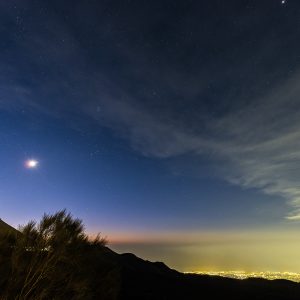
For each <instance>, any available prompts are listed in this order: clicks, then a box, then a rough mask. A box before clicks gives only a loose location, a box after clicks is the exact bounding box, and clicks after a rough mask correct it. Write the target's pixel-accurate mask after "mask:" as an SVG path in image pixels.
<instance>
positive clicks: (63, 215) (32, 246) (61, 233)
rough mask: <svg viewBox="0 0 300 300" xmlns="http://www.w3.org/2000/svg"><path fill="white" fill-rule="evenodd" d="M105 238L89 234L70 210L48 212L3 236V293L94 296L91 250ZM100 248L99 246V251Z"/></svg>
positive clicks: (0, 270) (16, 296) (0, 256)
mask: <svg viewBox="0 0 300 300" xmlns="http://www.w3.org/2000/svg"><path fill="white" fill-rule="evenodd" d="M105 244H106V240H105V239H103V238H101V237H100V236H99V235H98V236H97V237H96V238H94V239H93V240H90V239H89V238H88V236H87V235H86V234H85V232H84V226H83V224H82V221H81V220H79V219H74V218H73V217H72V216H71V215H70V214H69V213H67V212H66V210H62V211H59V212H57V213H55V214H53V215H48V214H44V216H43V217H42V219H41V221H40V222H39V223H36V222H35V221H31V222H29V223H28V224H27V225H25V226H23V227H21V228H20V233H18V234H16V233H13V232H10V233H7V234H5V235H4V236H2V238H1V239H0V274H1V278H0V297H1V299H24V300H25V299H92V298H93V297H92V294H93V292H94V291H93V287H92V284H91V280H90V274H91V273H92V271H93V270H92V267H93V266H92V264H91V258H90V257H89V256H90V255H94V254H95V253H100V252H99V250H101V249H103V248H105ZM95 251H96V252H95Z"/></svg>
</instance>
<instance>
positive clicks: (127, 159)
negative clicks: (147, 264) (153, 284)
mask: <svg viewBox="0 0 300 300" xmlns="http://www.w3.org/2000/svg"><path fill="white" fill-rule="evenodd" d="M299 15H300V2H299V1H298V0H286V1H280V0H278V1H277V0H229V1H223V0H209V1H202V0H199V1H194V0H185V1H179V0H178V1H176V0H172V1H171V0H160V1H156V0H154V1H146V0H132V1H130V0H122V1H113V0H101V1H96V0H88V1H83V0H78V1H74V0H72V1H68V0H64V1H62V0H59V1H58V0H51V1H50V0H43V1H40V0H10V1H0V20H1V21H0V53H1V55H0V166H1V168H0V217H1V218H2V219H3V220H4V221H6V222H7V223H10V224H11V225H13V226H17V225H18V224H24V223H26V222H27V221H28V220H30V219H39V218H40V217H41V215H42V214H43V213H44V212H48V213H51V212H55V211H57V210H59V209H62V208H66V209H67V210H68V211H70V212H71V213H72V214H73V215H74V216H76V217H79V218H81V219H82V220H83V221H84V223H85V225H86V230H87V232H88V233H89V234H91V235H93V234H95V233H96V232H99V231H100V232H101V233H102V234H103V235H104V236H107V238H108V240H109V243H110V244H109V245H110V246H111V248H112V249H114V250H116V251H119V252H125V251H126V252H134V253H136V254H138V255H140V256H141V257H143V258H147V259H151V260H163V261H165V262H166V263H168V264H169V265H170V266H172V267H175V268H177V269H179V270H183V271H192V270H200V269H205V268H206V269H214V270H224V269H243V270H254V271H259V270H266V269H268V270H274V271H283V270H290V271H295V270H298V271H299V270H300V262H298V263H295V261H294V259H296V258H297V255H298V256H299V253H300V235H299V230H300V223H299V221H300V184H299V178H300V18H299ZM29 160H36V162H37V164H36V163H34V162H31V163H30V162H29ZM298 240H299V241H298ZM270 252H271V253H272V254H271V255H270Z"/></svg>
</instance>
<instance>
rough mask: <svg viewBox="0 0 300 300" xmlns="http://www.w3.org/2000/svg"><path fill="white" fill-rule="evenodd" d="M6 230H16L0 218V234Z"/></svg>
mask: <svg viewBox="0 0 300 300" xmlns="http://www.w3.org/2000/svg"><path fill="white" fill-rule="evenodd" d="M8 231H12V232H15V233H17V232H18V231H17V230H16V229H15V228H13V227H12V226H10V225H8V224H6V223H5V222H4V221H2V220H1V219H0V234H3V233H6V232H8Z"/></svg>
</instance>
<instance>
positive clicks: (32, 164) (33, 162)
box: [25, 159, 39, 169]
mask: <svg viewBox="0 0 300 300" xmlns="http://www.w3.org/2000/svg"><path fill="white" fill-rule="evenodd" d="M38 164H39V162H38V161H37V160H35V159H28V160H27V161H26V162H25V166H26V168H28V169H35V168H36V167H37V166H38Z"/></svg>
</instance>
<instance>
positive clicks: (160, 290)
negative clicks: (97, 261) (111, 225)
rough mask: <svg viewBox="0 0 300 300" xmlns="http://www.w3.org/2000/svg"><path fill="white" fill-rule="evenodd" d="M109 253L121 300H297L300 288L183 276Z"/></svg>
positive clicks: (279, 282) (280, 282)
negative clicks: (118, 283) (114, 267)
mask: <svg viewBox="0 0 300 300" xmlns="http://www.w3.org/2000/svg"><path fill="white" fill-rule="evenodd" d="M108 253H109V254H108ZM108 253H107V254H108V256H109V257H110V258H109V259H111V260H113V261H115V263H117V264H118V266H119V270H120V278H121V286H120V287H119V289H120V297H119V299H121V300H127V299H128V300H129V299H130V300H133V299H145V300H147V299H149V300H150V299H151V300H156V299H157V300H164V299H165V300H167V299H170V300H174V299H236V300H237V299H239V300H240V299H246V300H247V299H264V300H265V299H270V300H271V299H272V300H292V299H293V300H294V299H295V300H296V299H297V300H299V299H300V284H298V283H294V282H291V281H287V280H274V281H269V280H265V279H247V280H237V279H230V278H223V277H217V276H216V277H215V276H203V275H194V274H183V273H180V272H177V271H175V270H172V269H170V268H168V267H167V266H166V265H165V264H163V263H160V262H155V263H152V262H149V261H145V260H143V259H141V258H138V257H136V256H135V255H133V254H130V253H126V254H117V253H115V252H113V251H111V250H110V251H109V252H108Z"/></svg>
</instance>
